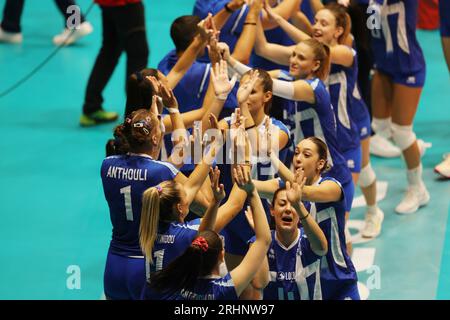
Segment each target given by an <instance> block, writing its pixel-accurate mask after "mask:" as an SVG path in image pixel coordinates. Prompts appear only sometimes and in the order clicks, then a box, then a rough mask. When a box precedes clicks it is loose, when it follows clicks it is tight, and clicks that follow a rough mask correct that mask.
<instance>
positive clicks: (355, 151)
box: [258, 1, 384, 238]
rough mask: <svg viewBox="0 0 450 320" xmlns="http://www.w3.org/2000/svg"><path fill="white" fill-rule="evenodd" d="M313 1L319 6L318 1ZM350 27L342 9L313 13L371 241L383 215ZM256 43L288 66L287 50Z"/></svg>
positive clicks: (302, 36)
mask: <svg viewBox="0 0 450 320" xmlns="http://www.w3.org/2000/svg"><path fill="white" fill-rule="evenodd" d="M315 2H318V3H319V4H320V1H315ZM267 11H268V13H269V15H270V16H272V17H273V19H274V20H275V21H277V22H278V23H279V24H280V25H281V26H282V28H283V29H284V30H285V31H286V32H287V33H289V34H290V36H291V37H292V38H293V39H295V40H297V41H302V40H306V39H309V38H310V36H309V35H307V34H306V33H304V32H302V31H300V30H298V29H297V28H295V27H294V26H292V25H291V24H290V23H289V22H287V21H286V20H284V19H283V18H282V17H280V16H279V15H277V14H275V13H273V12H272V10H271V9H269V8H268V9H267ZM350 24H351V22H350V18H349V16H348V14H347V13H346V11H345V9H344V8H343V7H342V6H339V5H336V4H328V5H327V6H325V7H323V6H322V7H321V9H319V10H318V11H317V13H316V16H315V23H314V25H313V26H312V28H313V37H314V39H317V40H319V41H320V42H322V43H324V44H326V45H328V46H329V47H330V60H331V70H330V75H329V77H328V78H327V81H326V83H327V85H328V88H329V92H330V97H331V103H332V105H333V106H334V111H335V114H336V123H337V136H338V139H339V143H340V145H339V146H340V150H341V151H342V153H343V156H344V157H345V158H346V161H347V165H348V167H349V169H350V170H351V171H352V175H353V181H354V183H355V184H356V183H357V182H359V184H360V186H361V190H362V192H363V194H364V197H365V199H366V203H367V213H366V221H365V226H364V228H363V230H362V235H363V236H364V237H368V238H373V237H376V236H378V235H379V234H380V232H381V224H382V221H383V218H384V213H383V211H382V210H381V209H380V208H379V207H378V205H377V202H376V175H375V172H374V171H373V169H372V167H371V165H370V151H369V145H370V143H369V141H370V140H369V139H370V115H369V113H368V110H367V107H366V106H365V103H364V101H363V100H362V98H361V96H360V94H359V89H358V85H357V80H358V62H357V53H356V51H355V50H353V49H352V48H351V47H350V46H347V45H346V44H347V43H348V42H350V43H351V39H350V37H348V35H349V32H350ZM258 43H259V46H258V48H259V52H260V53H262V54H264V55H265V56H266V57H268V58H272V59H274V60H277V61H278V62H280V63H283V62H284V63H288V61H289V50H287V48H285V47H284V48H283V47H281V46H276V45H273V44H269V43H267V41H266V40H265V38H264V37H263V36H261V34H260V36H258ZM291 48H292V47H291ZM291 48H289V49H291ZM292 49H293V48H292ZM289 76H290V75H288V78H289Z"/></svg>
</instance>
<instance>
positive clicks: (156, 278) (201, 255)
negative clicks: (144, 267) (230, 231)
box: [149, 230, 223, 294]
mask: <svg viewBox="0 0 450 320" xmlns="http://www.w3.org/2000/svg"><path fill="white" fill-rule="evenodd" d="M199 237H202V238H204V239H205V240H206V242H207V243H208V248H207V249H206V250H204V248H201V247H199V246H198V245H195V242H196V241H195V240H196V239H198V238H199ZM222 249H223V244H222V239H221V238H220V236H219V235H218V234H217V233H216V232H214V231H209V230H208V231H202V232H200V233H199V234H198V235H197V237H196V238H195V239H194V241H193V243H191V245H190V246H189V247H188V248H187V249H186V251H185V252H184V253H183V254H182V255H181V256H179V257H178V258H176V259H175V260H173V261H172V262H171V263H170V264H169V265H168V266H167V267H165V268H164V269H162V270H160V271H157V272H155V273H152V274H151V275H150V283H149V285H150V288H151V289H153V290H155V291H157V292H160V293H162V294H176V293H178V292H179V291H181V290H182V289H188V290H189V289H193V288H194V287H195V284H196V282H197V279H198V278H199V277H204V276H207V275H210V274H211V272H212V270H213V269H214V267H215V266H216V265H217V263H218V259H219V254H220V253H221V252H222Z"/></svg>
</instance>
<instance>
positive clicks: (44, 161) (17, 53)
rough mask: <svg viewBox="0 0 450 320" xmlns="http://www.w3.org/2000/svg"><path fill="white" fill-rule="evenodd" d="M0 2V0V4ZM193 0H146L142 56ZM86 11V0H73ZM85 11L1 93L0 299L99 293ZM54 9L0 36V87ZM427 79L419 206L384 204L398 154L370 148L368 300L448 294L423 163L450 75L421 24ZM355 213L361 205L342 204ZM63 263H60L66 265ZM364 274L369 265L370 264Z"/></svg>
mask: <svg viewBox="0 0 450 320" xmlns="http://www.w3.org/2000/svg"><path fill="white" fill-rule="evenodd" d="M4 2H5V1H4V0H0V8H3V5H4ZM193 2H194V1H193V0H183V1H177V0H167V1H145V5H146V16H147V28H148V39H149V42H150V47H151V56H150V65H151V66H153V67H154V66H156V64H157V62H158V61H159V60H160V59H161V58H162V57H163V55H164V54H165V53H166V52H167V51H168V50H170V49H171V48H172V43H171V40H170V38H169V26H170V23H171V21H172V20H173V19H174V18H176V17H177V16H180V15H182V14H190V12H191V8H192V5H193ZM78 4H79V5H80V6H81V7H82V9H84V10H86V9H87V7H88V6H89V4H90V1H89V0H79V1H78ZM88 20H89V21H90V22H91V23H92V24H93V25H94V28H95V32H94V33H93V34H91V35H89V36H88V37H86V38H85V39H83V40H82V41H81V42H80V43H78V44H76V45H75V46H72V47H69V48H64V49H62V50H61V51H59V52H58V53H57V55H56V56H55V57H54V58H53V59H52V60H51V61H50V62H49V63H48V64H47V65H46V66H45V67H44V68H43V69H42V70H41V71H40V72H38V73H37V74H36V75H34V76H33V77H32V78H30V79H29V80H28V81H27V82H26V83H24V84H23V85H22V86H20V87H19V88H17V89H16V90H15V91H13V92H12V93H10V94H9V95H7V96H5V97H3V98H0V137H1V138H0V150H1V151H0V155H1V156H0V217H1V223H0V243H1V244H2V249H1V250H0V283H1V284H2V285H0V299H99V298H100V297H101V294H102V290H103V287H102V286H103V269H104V263H105V258H106V251H107V248H108V242H109V239H110V236H111V224H110V221H109V214H108V208H107V204H106V202H105V200H104V196H103V191H102V188H101V181H100V175H99V172H100V164H101V161H102V159H103V156H104V143H105V141H106V139H108V138H109V137H110V136H111V132H112V128H113V125H104V126H99V127H96V128H89V129H82V128H80V127H79V126H78V119H79V116H80V112H81V105H82V101H83V97H84V90H85V85H86V82H87V78H88V76H89V73H90V70H91V68H92V66H93V63H94V60H95V56H96V54H97V52H98V49H99V47H100V41H101V21H100V10H99V9H98V8H97V7H94V9H93V10H92V11H91V13H90V14H89V16H88ZM62 26H63V19H62V17H61V16H60V15H59V12H58V11H57V9H56V6H55V5H54V4H53V3H52V1H27V2H26V5H25V11H24V15H23V19H22V28H23V35H24V43H23V44H22V45H19V46H11V45H2V44H0V94H1V92H3V91H4V90H6V89H7V88H9V87H10V86H11V85H13V84H14V83H15V82H16V81H18V80H20V79H21V78H23V77H24V76H25V75H26V74H27V73H28V72H30V71H31V70H32V69H33V68H34V67H35V66H36V65H38V64H39V63H40V62H41V61H43V60H44V59H45V58H46V57H47V56H48V55H49V54H50V53H51V52H52V50H54V47H53V45H52V43H51V39H52V37H53V35H54V34H56V33H59V32H60V31H61V29H62ZM419 39H420V42H421V44H422V46H423V49H424V52H425V56H426V60H427V82H426V86H425V89H424V92H423V96H422V100H421V104H420V108H419V111H418V114H417V118H416V122H415V131H416V133H417V135H418V137H420V138H422V139H424V140H426V141H429V142H432V143H433V148H432V149H429V150H428V151H427V154H426V155H425V157H424V158H423V164H424V178H425V182H426V184H427V186H428V188H429V191H430V193H431V197H432V198H431V202H430V204H429V205H428V206H427V207H426V208H423V209H421V210H420V211H419V212H418V213H417V214H414V215H411V216H398V215H396V214H395V213H394V211H393V209H394V207H395V205H396V204H397V203H398V201H399V200H400V197H401V195H402V193H403V190H404V187H405V186H406V179H405V169H404V164H403V163H402V161H401V160H400V159H394V160H386V159H377V158H373V165H374V168H375V170H376V172H377V174H378V178H379V180H383V181H388V182H389V187H388V188H389V189H388V196H387V197H386V199H384V200H383V201H382V202H380V206H381V208H382V209H383V210H384V212H385V223H384V227H383V232H382V235H381V236H380V238H379V239H376V240H374V241H371V242H367V243H364V244H357V245H355V249H371V252H372V257H373V259H374V262H373V264H374V265H376V266H377V267H378V269H379V283H378V284H377V285H375V286H374V285H373V283H374V282H373V275H374V273H373V272H374V271H373V270H378V269H374V268H372V269H369V270H363V271H361V272H360V273H359V277H360V281H361V283H363V284H365V285H366V286H368V287H371V288H372V289H371V291H370V296H369V299H449V298H450V226H448V225H449V224H450V221H449V219H448V215H449V203H450V181H438V180H436V176H435V174H434V173H433V167H434V166H435V165H436V164H437V163H439V162H440V161H441V156H442V154H443V153H444V152H449V151H450V143H449V141H450V108H449V107H450V102H449V101H450V81H449V75H448V72H447V69H446V66H445V62H444V59H443V55H442V50H441V47H440V39H439V34H438V33H437V32H434V31H433V32H422V31H420V32H419ZM124 72H125V65H124V57H122V60H121V62H120V65H119V66H118V68H117V69H116V72H115V73H114V76H113V77H112V79H111V81H110V83H109V85H108V87H107V89H106V90H105V92H104V97H105V103H104V106H105V108H106V109H108V110H114V111H117V112H119V113H120V114H121V113H122V111H123V106H124V103H125V95H124V90H123V86H124V84H123V79H124ZM352 219H363V210H362V209H361V208H357V209H355V210H354V211H353V212H352ZM70 266H78V267H79V268H80V271H81V287H80V289H72V290H71V289H69V288H68V287H67V279H68V277H69V274H68V273H67V271H68V268H69V267H70ZM69 271H70V269H69ZM370 272H372V273H370Z"/></svg>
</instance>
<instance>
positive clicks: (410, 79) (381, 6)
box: [369, 0, 430, 214]
mask: <svg viewBox="0 0 450 320" xmlns="http://www.w3.org/2000/svg"><path fill="white" fill-rule="evenodd" d="M417 6H418V2H417V0H408V1H401V0H371V1H370V5H369V7H370V8H372V9H373V10H375V12H376V13H377V15H378V19H379V23H378V25H376V24H375V25H374V26H373V28H372V48H373V53H374V58H375V74H374V76H373V80H372V111H373V112H372V114H373V124H374V125H375V126H374V129H375V131H376V132H377V134H381V135H383V136H385V137H390V136H391V135H392V138H393V140H394V142H395V144H396V145H397V146H398V147H399V148H400V149H401V150H402V153H403V157H404V159H405V162H406V166H407V180H408V188H407V191H406V193H405V195H404V197H403V199H402V200H401V202H400V203H399V204H398V205H397V207H396V208H395V211H396V212H397V213H399V214H411V213H414V212H416V211H417V210H418V209H419V208H420V207H421V206H424V205H426V204H427V203H428V202H429V200H430V195H429V193H428V191H427V188H426V186H425V184H424V182H423V180H422V162H421V159H420V157H421V155H420V149H419V146H418V144H417V139H416V135H415V133H414V131H413V126H412V124H413V120H414V116H415V114H416V111H417V107H418V105H419V100H420V95H421V93H422V88H423V85H424V83H425V59H424V56H423V53H422V49H421V48H420V44H419V42H418V40H417V38H416V23H417V19H416V18H417ZM376 18H377V17H376ZM390 119H392V125H390V126H389V122H390ZM384 132H386V133H384Z"/></svg>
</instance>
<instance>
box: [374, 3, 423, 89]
mask: <svg viewBox="0 0 450 320" xmlns="http://www.w3.org/2000/svg"><path fill="white" fill-rule="evenodd" d="M417 6H418V2H417V0H408V1H401V0H370V4H369V8H371V9H372V12H373V10H376V11H377V12H380V20H381V24H380V25H381V29H377V28H372V49H373V53H374V54H373V56H374V58H375V66H376V68H377V69H380V70H382V71H385V72H388V73H391V74H403V75H408V74H415V73H418V72H422V71H424V70H425V59H424V56H423V53H422V49H421V47H420V45H419V42H418V41H417V38H416V23H417ZM373 14H375V13H373ZM375 16H376V14H375ZM415 81H416V80H415V79H410V83H414V82H415Z"/></svg>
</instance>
